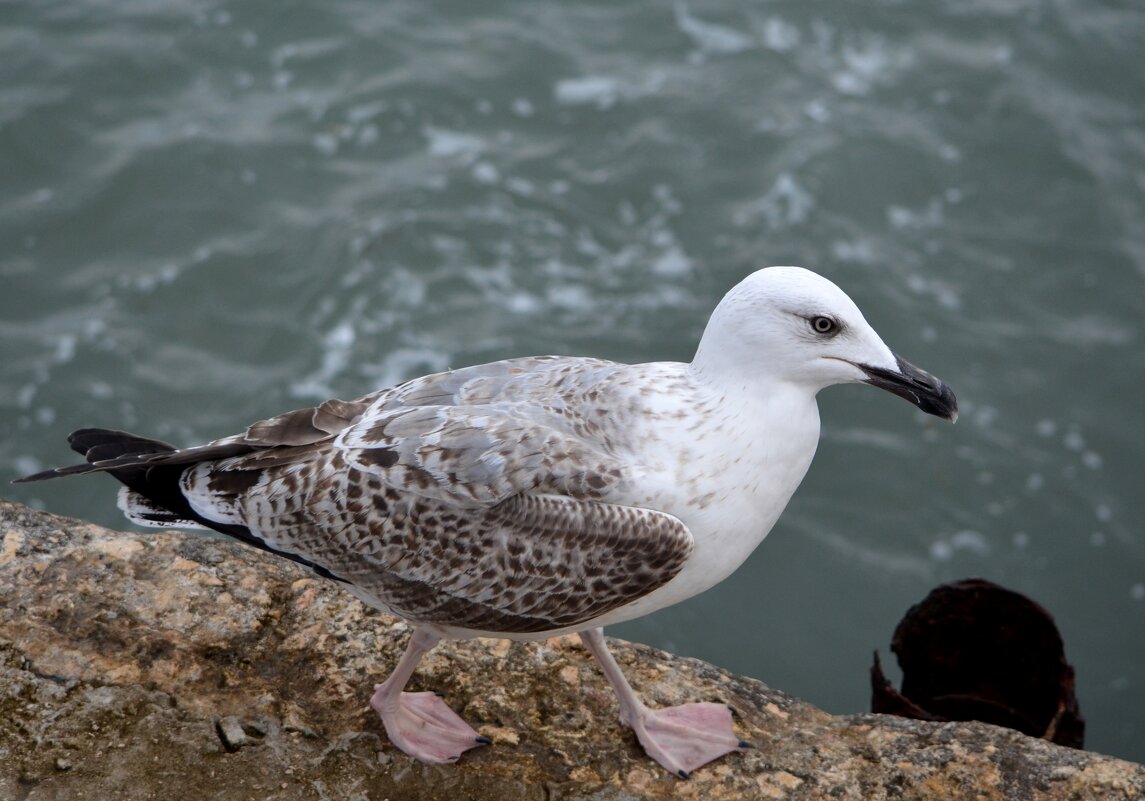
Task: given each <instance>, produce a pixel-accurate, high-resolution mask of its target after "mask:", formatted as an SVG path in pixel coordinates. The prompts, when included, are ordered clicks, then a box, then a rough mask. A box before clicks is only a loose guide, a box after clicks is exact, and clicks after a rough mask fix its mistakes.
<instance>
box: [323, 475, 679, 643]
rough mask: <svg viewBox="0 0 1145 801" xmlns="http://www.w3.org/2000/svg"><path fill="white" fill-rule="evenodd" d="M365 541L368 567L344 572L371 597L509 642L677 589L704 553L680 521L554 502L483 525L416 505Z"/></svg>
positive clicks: (530, 502)
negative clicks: (697, 551)
mask: <svg viewBox="0 0 1145 801" xmlns="http://www.w3.org/2000/svg"><path fill="white" fill-rule="evenodd" d="M346 533H349V532H346ZM364 539H366V538H359V539H358V541H357V542H356V543H354V546H355V547H356V548H357V549H358V553H359V554H362V555H364V556H365V557H366V558H364V559H361V560H360V561H359V560H354V564H352V565H348V564H347V565H342V566H341V570H340V571H338V570H336V572H339V575H341V576H343V577H345V578H348V579H349V580H350V582H351V583H352V584H353V585H354V586H355V587H356V588H357V589H358V591H359V594H361V595H363V596H365V597H366V598H367V599H376V601H378V602H380V603H381V605H383V606H385V607H387V608H388V609H390V610H391V611H393V612H395V613H397V614H399V615H401V616H402V617H405V618H407V619H409V620H413V621H417V622H427V623H437V624H440V625H444V626H451V627H458V628H464V629H471V630H475V631H491V632H503V633H528V632H543V631H551V630H554V629H559V628H564V627H567V626H574V625H578V624H580V623H585V622H587V621H590V620H593V619H595V618H597V617H600V616H601V615H604V614H605V613H607V612H610V611H612V610H613V609H616V608H618V607H621V606H624V605H625V604H627V603H629V602H631V601H634V600H636V599H638V598H641V597H643V596H645V595H647V594H648V593H650V592H652V591H653V590H655V589H657V588H659V587H661V586H663V585H664V584H666V583H667V582H668V581H670V580H671V579H672V578H673V577H675V576H676V575H677V574H678V573H679V572H680V570H681V569H682V568H683V566H684V563H685V562H686V561H687V559H688V557H689V556H690V555H691V553H692V548H693V540H692V535H691V533H690V532H689V531H688V529H687V527H686V526H685V525H684V524H683V523H682V522H681V521H680V520H679V519H678V518H676V517H673V516H672V515H669V514H665V513H663V512H657V511H654V510H651V509H641V508H636V507H631V506H620V505H616V504H606V503H599V502H595V501H579V500H574V499H572V498H567V497H557V496H547V495H540V496H535V495H519V496H515V497H513V498H510V499H508V500H506V501H504V502H502V503H500V504H498V505H497V506H495V507H493V508H492V509H489V510H488V511H486V512H485V513H484V514H483V515H480V516H459V515H456V514H453V513H450V512H449V511H448V510H445V509H443V508H442V507H440V506H438V505H437V504H424V505H421V506H418V505H415V506H413V507H412V508H411V509H409V511H408V513H407V515H405V516H404V517H403V518H402V519H399V520H392V519H391V521H390V525H387V526H385V527H384V528H383V530H381V531H375V532H374V534H373V536H369V537H368V539H369V542H368V543H367V542H364V541H363V540H364ZM363 546H364V548H363Z"/></svg>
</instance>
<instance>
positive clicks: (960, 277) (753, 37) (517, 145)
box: [0, 0, 1145, 760]
mask: <svg viewBox="0 0 1145 801" xmlns="http://www.w3.org/2000/svg"><path fill="white" fill-rule="evenodd" d="M1143 102H1145V10H1143V9H1142V6H1141V5H1140V4H1139V3H1135V2H1113V0H1104V1H1103V2H1098V1H1096V0H1059V1H1058V2H1050V1H1049V0H1044V1H1043V0H958V1H957V2H952V1H947V2H931V3H902V2H891V1H890V0H884V2H868V3H857V2H845V1H844V0H834V1H833V2H807V1H806V0H786V1H782V0H775V1H774V2H754V3H747V2H741V3H733V2H705V3H699V2H695V1H694V0H693V2H690V3H687V4H685V3H677V4H671V3H666V2H651V0H644V1H643V2H624V3H616V2H594V3H586V2H580V3H553V2H547V3H541V2H532V3H524V2H520V3H508V2H500V3H493V2H486V3H468V2H458V1H456V0H455V2H451V3H423V2H411V1H410V0H404V1H399V2H385V3H369V2H350V1H349V0H340V1H338V2H324V3H317V2H314V3H297V2H295V3H283V2H271V1H270V0H263V1H262V2H257V1H255V0H252V1H250V2H244V3H238V2H232V3H226V2H193V1H191V0H179V1H175V0H172V1H171V2H165V3H153V2H143V1H142V0H135V1H131V0H117V1H116V2H102V3H101V2H79V0H71V2H47V0H39V1H38V2H36V3H12V2H4V3H0V409H2V414H0V479H9V478H14V477H16V476H17V475H21V474H25V473H28V472H31V471H34V470H38V469H40V468H42V467H45V466H49V465H54V464H59V463H63V462H67V461H69V460H70V458H71V454H70V453H69V452H68V451H67V448H66V444H65V441H64V438H65V436H66V434H67V433H68V432H69V431H70V430H72V429H74V428H78V427H81V426H86V425H103V426H109V427H117V428H125V429H129V430H136V431H139V432H140V433H144V434H149V435H152V436H157V437H160V438H164V439H168V440H170V441H173V442H176V443H179V444H190V443H194V442H199V441H203V440H205V439H208V438H214V437H216V436H221V435H225V434H230V433H233V432H235V431H238V430H241V428H242V427H244V426H245V425H246V424H247V423H248V422H250V421H252V420H255V419H259V418H262V417H266V416H269V415H272V414H275V413H277V412H280V411H283V410H285V409H289V408H295V407H298V406H302V405H309V404H311V403H313V402H315V401H319V400H322V399H324V398H326V397H330V396H340V397H349V396H356V395H359V394H361V393H363V392H365V391H367V390H370V389H372V388H375V387H377V386H382V385H385V384H388V383H392V382H396V381H399V380H401V379H403V378H408V377H411V376H415V375H419V374H422V373H425V372H428V371H435V370H441V369H445V368H447V367H450V366H462V365H467V364H472V363H478V362H482V361H488V360H492V359H497V358H502V357H508V356H514V355H524V354H536V353H565V354H584V355H597V356H603V357H609V358H614V359H620V360H624V361H650V360H659V359H678V360H687V359H689V358H690V356H691V353H692V350H693V348H694V346H695V343H696V341H697V338H698V336H699V333H700V331H701V330H702V327H703V324H704V322H705V320H706V319H707V315H708V314H709V312H710V310H711V309H712V307H713V306H714V305H715V303H716V302H717V300H718V299H719V297H720V296H721V295H722V294H723V292H725V291H726V290H727V289H728V288H729V287H730V286H731V285H733V284H734V283H735V282H736V281H737V280H738V279H739V278H740V277H742V276H743V275H744V274H746V273H747V272H748V271H749V270H751V269H753V268H755V267H759V266H764V265H767V264H784V263H796V264H802V265H804V266H808V267H813V268H815V269H817V270H818V271H820V272H822V273H824V274H825V275H827V276H828V277H830V278H832V279H833V280H835V281H836V282H837V283H839V284H840V285H842V286H843V288H844V289H845V290H847V291H848V292H849V293H850V294H851V295H852V297H854V298H855V300H856V301H857V302H858V303H859V305H860V306H861V307H862V308H863V309H864V311H865V313H866V315H867V318H868V319H869V320H870V321H871V322H872V323H873V324H874V325H875V327H876V328H877V329H878V330H879V331H880V333H881V334H882V335H883V336H884V338H885V339H886V340H887V342H888V343H889V344H890V345H891V347H892V348H894V349H895V350H897V351H899V352H900V353H902V354H903V355H904V356H905V357H906V358H908V359H910V360H911V361H914V362H916V363H917V364H919V365H920V366H922V367H924V368H926V369H928V370H930V371H932V372H934V373H936V374H938V375H940V376H941V377H942V378H944V379H946V380H947V381H948V382H949V383H950V384H951V385H952V386H953V387H954V388H955V389H956V391H957V392H958V394H959V398H960V400H961V402H962V410H963V411H962V418H961V420H960V421H959V422H958V424H957V425H956V426H953V427H951V426H949V425H946V424H943V423H942V422H941V421H937V420H935V419H933V418H926V417H924V416H923V415H921V414H920V413H918V412H917V411H916V410H915V409H914V408H913V407H911V406H909V405H907V404H905V403H903V402H902V401H900V400H898V399H896V398H893V397H891V396H890V395H887V394H886V393H882V392H878V391H875V390H872V389H870V388H867V387H837V388H832V389H829V390H827V391H825V392H824V393H823V394H822V396H821V408H822V417H823V421H824V434H823V440H822V443H821V445H820V449H819V453H818V456H817V458H816V461H815V463H814V465H813V466H812V468H811V472H810V474H809V475H808V477H807V479H806V480H805V481H804V483H803V486H802V487H801V488H800V490H799V491H798V492H797V494H796V496H795V498H794V499H793V501H792V502H791V504H790V506H789V508H788V510H787V512H786V513H785V515H784V517H783V518H782V519H781V520H780V522H779V524H778V525H777V527H776V528H775V530H774V531H773V532H772V534H771V536H770V537H769V538H768V540H767V541H766V542H765V543H764V544H763V546H761V547H760V549H759V550H758V551H757V552H756V553H755V555H754V556H753V557H752V559H751V560H749V562H748V563H747V564H746V565H745V566H744V567H743V568H742V569H741V570H740V571H739V572H738V573H737V574H735V575H734V576H733V577H732V578H731V579H730V580H728V581H726V582H725V583H724V584H722V585H721V586H719V587H717V588H716V589H714V590H712V591H711V592H709V593H707V594H706V595H704V596H701V597H699V598H696V599H694V600H692V601H690V602H688V603H686V604H683V605H680V606H678V607H676V608H673V609H669V610H666V611H663V612H661V613H658V614H656V615H654V616H651V617H649V618H646V619H644V620H640V621H637V622H633V623H630V624H627V625H624V626H618V627H616V628H615V629H614V630H612V632H611V633H613V634H617V635H620V636H624V637H628V638H632V639H636V640H642V641H645V642H649V643H652V644H655V645H658V646H661V647H665V648H669V649H671V650H674V651H678V652H681V653H684V654H690V655H694V656H698V657H702V658H704V659H707V660H710V661H712V662H715V663H717V664H719V665H722V666H724V667H727V668H730V669H731V670H734V671H737V672H740V673H745V674H749V675H752V676H755V677H758V678H760V679H762V680H764V681H765V682H767V683H768V684H770V685H772V686H775V687H777V688H780V689H783V690H786V691H788V692H790V693H794V694H796V695H798V696H801V697H803V698H805V699H807V700H809V701H812V702H814V703H816V704H819V705H821V706H823V707H825V708H826V709H828V710H830V711H833V712H854V711H860V710H863V709H865V708H866V707H867V703H868V693H869V690H868V683H867V682H868V677H867V669H868V667H869V665H870V662H871V652H872V651H873V650H874V649H876V648H878V649H882V652H883V655H884V661H887V658H886V657H887V646H888V644H889V641H890V637H891V633H892V631H893V629H894V626H895V624H896V623H897V622H898V620H899V618H900V616H901V615H902V613H903V612H904V611H905V610H906V609H907V608H908V607H909V606H910V605H911V604H912V603H915V602H916V601H918V600H920V599H921V598H922V597H923V596H924V595H925V594H926V592H927V591H928V590H929V589H931V588H932V587H933V586H934V585H936V584H937V583H939V582H942V581H946V580H951V579H956V578H961V577H965V576H985V577H987V578H990V579H992V580H995V581H997V582H1000V583H1002V584H1004V585H1006V586H1008V587H1011V588H1013V589H1016V590H1019V591H1021V592H1025V593H1027V594H1029V595H1030V596H1032V597H1033V598H1034V599H1036V600H1038V601H1039V602H1041V603H1042V604H1043V605H1045V606H1046V607H1048V608H1049V609H1050V611H1051V612H1052V613H1053V614H1054V615H1055V616H1056V618H1057V621H1058V624H1059V626H1060V628H1061V630H1062V633H1063V636H1064V638H1065V642H1066V650H1067V656H1068V658H1069V659H1070V660H1071V661H1072V662H1073V664H1074V665H1075V666H1076V668H1077V673H1078V691H1079V696H1080V700H1081V705H1082V710H1083V712H1084V713H1085V714H1086V716H1087V718H1088V722H1089V739H1088V745H1089V746H1090V747H1092V748H1094V749H1096V750H1100V751H1104V752H1108V753H1111V754H1116V755H1120V756H1123V757H1128V758H1132V759H1135V760H1145V673H1143V670H1142V664H1143V662H1145V527H1143V518H1145V514H1143V513H1145V501H1143V500H1142V492H1143V481H1142V476H1143V474H1145V471H1143V465H1145V424H1143V422H1142V408H1143V407H1142V400H1141V397H1142V394H1143V393H1142V390H1143V388H1145V355H1143V345H1145V342H1143V335H1145V332H1143V323H1142V321H1143V320H1145V112H1143ZM4 495H5V497H7V498H10V499H15V500H21V501H25V502H29V503H33V504H35V505H38V506H42V507H45V508H48V509H51V510H52V511H55V512H60V513H65V514H71V515H77V516H80V517H84V518H88V519H91V520H95V521H98V522H100V523H103V524H106V525H111V526H117V527H123V526H125V523H124V522H123V521H122V520H121V519H120V517H119V516H118V513H117V512H116V510H115V507H114V496H113V492H112V487H111V484H110V482H109V481H108V480H105V479H100V478H95V477H93V478H90V479H85V480H76V481H72V482H59V483H56V484H49V485H43V484H41V485H29V486H19V487H13V486H8V487H7V488H6V489H5V490H4ZM891 661H892V662H893V660H891ZM381 669H382V668H381V666H379V670H381ZM376 678H377V677H367V676H363V678H362V680H363V686H368V684H369V682H370V681H371V680H374V679H376Z"/></svg>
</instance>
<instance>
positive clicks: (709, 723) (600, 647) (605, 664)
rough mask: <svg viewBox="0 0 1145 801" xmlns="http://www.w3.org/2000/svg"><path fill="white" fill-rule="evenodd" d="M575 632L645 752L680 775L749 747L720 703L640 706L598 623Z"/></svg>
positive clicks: (728, 711)
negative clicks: (593, 659)
mask: <svg viewBox="0 0 1145 801" xmlns="http://www.w3.org/2000/svg"><path fill="white" fill-rule="evenodd" d="M580 638H581V640H582V641H583V642H584V644H585V647H586V648H588V650H589V651H590V652H591V653H592V655H593V656H594V657H596V661H597V662H598V663H599V664H600V667H601V670H603V671H604V675H605V678H607V679H608V683H609V684H611V685H612V689H613V690H614V691H615V692H616V698H617V700H618V701H619V702H620V720H621V721H622V722H623V723H624V724H625V725H626V726H628V727H630V728H631V729H632V730H633V731H635V732H636V737H637V739H638V740H640V744H641V745H642V746H644V751H645V752H646V753H647V754H648V756H650V757H652V758H653V759H655V760H656V761H657V762H659V763H660V764H661V765H663V766H664V767H665V768H667V769H668V770H669V771H671V772H672V773H674V774H676V775H677V776H679V777H680V778H681V779H686V778H688V774H689V773H691V772H692V771H693V770H695V769H696V768H698V767H700V766H701V765H706V764H707V763H709V762H711V761H712V760H713V759H718V758H719V757H721V756H723V755H724V754H729V753H731V752H732V751H742V750H745V749H747V748H751V745H750V744H748V743H745V742H744V741H743V740H741V739H740V738H739V737H737V736H736V734H735V732H734V731H733V730H732V713H731V709H730V708H728V707H727V706H725V705H724V704H713V703H698V704H682V705H681V706H673V707H669V708H667V709H658V710H656V711H653V710H651V709H649V708H648V707H646V706H644V704H643V703H641V701H640V699H639V698H637V697H636V693H635V692H634V691H633V690H632V685H630V684H629V683H628V680H627V679H625V678H624V674H623V673H621V671H620V665H618V664H616V660H615V659H613V658H612V654H610V653H609V652H608V646H607V645H605V643H604V631H603V629H589V630H588V631H582V632H581V633H580Z"/></svg>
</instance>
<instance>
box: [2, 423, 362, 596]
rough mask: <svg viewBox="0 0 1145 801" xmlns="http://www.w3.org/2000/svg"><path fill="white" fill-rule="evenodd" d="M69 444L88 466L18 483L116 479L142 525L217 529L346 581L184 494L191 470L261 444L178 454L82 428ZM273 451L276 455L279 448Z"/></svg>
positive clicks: (234, 440) (220, 445) (222, 443)
mask: <svg viewBox="0 0 1145 801" xmlns="http://www.w3.org/2000/svg"><path fill="white" fill-rule="evenodd" d="M68 444H69V445H71V447H72V450H74V451H76V452H77V453H80V454H83V456H84V458H85V459H86V460H87V461H85V462H84V463H83V464H77V465H71V466H68V467H57V468H54V469H52V470H43V471H41V472H39V473H35V474H33V475H30V476H24V477H23V478H18V479H16V480H15V481H14V482H13V483H14V484H23V483H27V482H31V481H45V480H47V479H52V478H62V477H63V476H76V475H83V474H84V473H97V472H105V473H110V474H111V475H112V476H113V477H115V478H117V479H118V480H119V481H120V482H121V483H122V484H123V485H124V486H123V487H121V488H120V494H119V508H120V509H121V510H122V511H123V512H124V513H125V514H126V515H127V517H128V518H129V519H130V520H132V521H134V522H136V523H139V524H141V525H145V526H157V527H161V528H166V527H169V526H177V527H181V528H206V529H212V530H214V531H218V532H220V533H222V534H226V535H228V536H230V537H233V538H234V539H236V540H238V541H240V542H243V543H245V544H247V545H251V546H253V547H255V548H261V549H262V550H264V551H269V552H270V553H274V554H278V555H279V556H283V557H285V558H287V559H290V560H292V561H295V562H298V563H299V564H302V565H305V566H306V567H309V568H310V569H311V570H313V571H314V572H315V573H317V574H318V575H320V576H325V577H326V578H329V579H333V580H334V581H345V579H343V578H341V577H339V576H336V575H335V574H333V573H331V572H330V571H329V570H328V569H327V568H325V567H323V566H321V565H319V564H316V563H314V562H311V561H309V560H308V559H306V558H305V557H303V556H300V555H298V554H294V553H290V552H288V551H282V550H279V549H277V548H275V547H273V546H271V545H269V544H268V543H267V542H265V541H264V540H263V539H261V537H260V536H259V535H258V534H257V533H255V532H252V531H251V529H249V528H248V527H246V526H244V525H239V524H237V523H223V522H220V521H218V520H211V519H208V518H206V517H204V516H203V515H201V514H199V513H198V512H196V511H195V510H194V509H193V508H192V507H191V504H190V502H189V501H188V500H187V497H186V496H185V495H184V494H183V490H182V487H181V484H180V482H181V479H182V476H183V472H184V471H185V470H186V469H187V467H188V466H189V465H192V464H197V463H199V462H209V461H214V460H217V459H226V458H228V457H231V456H240V455H243V454H248V453H251V452H253V451H256V450H260V449H261V448H265V447H267V446H266V445H258V444H255V443H253V442H251V441H248V440H247V439H246V438H245V436H244V435H241V434H240V435H238V436H235V437H228V438H226V439H220V440H216V441H215V442H211V443H208V444H206V445H200V446H198V447H195V448H183V449H178V448H175V447H174V446H173V445H169V444H167V443H166V442H160V441H159V440H157V439H148V438H147V437H140V436H136V435H135V434H129V433H127V432H126V431H113V430H111V429H106V428H81V429H79V430H78V431H75V432H73V433H72V434H71V436H69V437H68ZM270 447H271V449H273V446H270Z"/></svg>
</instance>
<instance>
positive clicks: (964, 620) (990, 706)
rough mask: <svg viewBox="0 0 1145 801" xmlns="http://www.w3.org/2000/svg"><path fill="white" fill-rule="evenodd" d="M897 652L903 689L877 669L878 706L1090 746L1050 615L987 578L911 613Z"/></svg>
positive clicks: (943, 590)
mask: <svg viewBox="0 0 1145 801" xmlns="http://www.w3.org/2000/svg"><path fill="white" fill-rule="evenodd" d="M891 650H892V651H894V653H895V656H896V657H898V663H899V666H900V667H901V668H902V672H903V683H902V690H901V692H900V691H898V690H896V689H895V688H894V687H893V686H891V683H890V682H889V681H888V680H887V678H886V677H885V676H884V675H883V671H882V666H881V665H880V663H879V655H878V653H877V652H876V653H875V664H874V666H873V667H872V668H871V711H872V712H882V713H886V714H891V715H899V716H901V717H907V718H914V719H917V720H935V721H947V720H980V721H984V722H986V723H994V724H996V725H999V726H1006V727H1008V728H1011V729H1016V730H1018V731H1020V732H1023V733H1025V734H1029V735H1032V736H1034V737H1041V738H1043V739H1045V740H1050V741H1051V742H1055V743H1058V744H1059V745H1068V746H1071V747H1073V748H1081V747H1082V746H1083V742H1084V738H1085V720H1084V719H1083V718H1082V716H1081V712H1080V711H1079V709H1078V705H1077V698H1076V696H1075V695H1074V671H1073V667H1071V666H1070V664H1069V663H1068V662H1066V659H1065V650H1064V647H1063V645H1062V639H1061V635H1060V634H1058V630H1057V626H1056V625H1055V624H1054V620H1053V618H1052V617H1051V616H1050V613H1049V612H1047V611H1046V610H1045V609H1043V608H1042V607H1041V606H1039V605H1038V604H1036V603H1034V602H1033V601H1031V600H1030V599H1029V598H1027V597H1026V596H1024V595H1022V594H1020V593H1017V592H1014V591H1012V590H1007V589H1005V588H1004V587H999V586H998V585H997V584H994V583H992V582H989V581H986V580H985V579H964V580H962V581H956V582H953V583H950V584H943V585H942V586H940V587H937V588H935V589H934V590H932V591H931V592H930V594H929V595H927V596H926V598H925V599H924V600H923V601H922V603H919V604H916V605H915V606H913V607H911V608H910V610H908V611H907V613H906V615H905V616H904V617H903V619H902V622H900V623H899V625H898V628H896V629H895V634H894V639H893V640H892V641H891Z"/></svg>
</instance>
